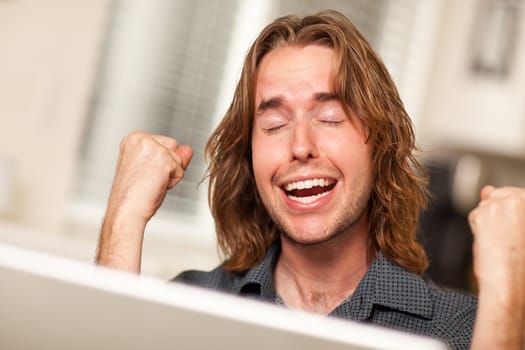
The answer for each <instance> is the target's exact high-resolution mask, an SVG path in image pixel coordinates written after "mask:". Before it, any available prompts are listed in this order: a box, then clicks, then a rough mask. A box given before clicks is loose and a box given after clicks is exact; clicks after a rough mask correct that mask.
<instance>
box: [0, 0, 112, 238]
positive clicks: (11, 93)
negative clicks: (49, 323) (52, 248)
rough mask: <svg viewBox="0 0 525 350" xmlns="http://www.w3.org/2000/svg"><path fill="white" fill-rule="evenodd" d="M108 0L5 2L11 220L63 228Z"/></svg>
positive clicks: (2, 23)
mask: <svg viewBox="0 0 525 350" xmlns="http://www.w3.org/2000/svg"><path fill="white" fill-rule="evenodd" d="M108 4H109V0H93V1H80V0H78V1H60V0H47V1H40V0H25V1H2V2H0V43H1V49H0V50H1V52H2V54H1V55H0V121H1V124H0V125H1V127H0V158H2V159H4V160H7V161H8V162H9V166H10V171H11V175H12V183H11V184H10V188H11V196H10V198H9V205H8V208H7V210H6V211H4V213H2V215H3V217H4V218H5V219H7V220H10V221H13V222H16V223H20V224H22V225H24V226H29V227H34V228H38V229H39V230H43V231H48V232H58V231H60V229H61V226H62V224H63V220H64V209H65V206H66V203H67V200H68V194H69V190H70V186H71V183H72V177H73V174H74V171H75V169H74V166H75V157H76V152H77V150H78V143H79V140H80V136H81V132H82V126H83V122H84V116H85V114H86V107H87V106H88V103H89V98H90V97H91V89H92V84H93V81H94V73H95V69H96V64H97V59H98V54H99V50H100V42H101V39H102V35H103V33H104V26H105V21H106V15H107V13H108V7H107V5H108Z"/></svg>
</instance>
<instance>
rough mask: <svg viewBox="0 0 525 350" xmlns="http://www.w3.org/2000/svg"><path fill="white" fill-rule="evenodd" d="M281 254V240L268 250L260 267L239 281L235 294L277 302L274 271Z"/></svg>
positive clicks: (253, 269)
mask: <svg viewBox="0 0 525 350" xmlns="http://www.w3.org/2000/svg"><path fill="white" fill-rule="evenodd" d="M280 253H281V245H280V243H279V240H276V241H275V242H274V243H273V244H272V245H271V246H270V247H269V248H268V251H267V252H266V256H265V257H264V259H263V260H262V261H261V262H260V263H259V264H258V265H256V266H255V267H253V268H252V269H250V270H248V272H246V274H245V275H244V276H243V277H242V278H241V279H240V280H239V283H238V284H237V286H236V288H235V293H236V294H240V295H246V296H255V297H258V298H261V299H263V300H268V301H272V302H273V301H275V299H276V297H277V293H276V291H275V285H274V282H273V281H274V278H273V271H274V268H275V265H276V264H277V259H278V257H279V255H280Z"/></svg>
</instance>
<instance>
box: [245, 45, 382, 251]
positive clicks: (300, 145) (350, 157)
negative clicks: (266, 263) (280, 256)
mask: <svg viewBox="0 0 525 350" xmlns="http://www.w3.org/2000/svg"><path fill="white" fill-rule="evenodd" d="M333 55H334V53H333V50H332V49H330V48H327V47H323V46H318V45H309V46H306V47H283V48H279V49H275V50H273V51H271V52H269V53H268V54H267V55H266V56H265V57H264V58H263V60H262V62H261V65H260V68H259V73H258V76H257V82H256V92H255V106H256V111H255V117H254V118H255V119H254V126H253V130H252V159H253V161H252V162H253V170H254V175H255V182H256V185H257V189H258V191H259V194H260V196H261V198H262V201H263V203H264V205H265V207H266V208H267V210H268V212H269V214H270V216H271V217H272V219H273V220H274V221H275V223H276V224H277V225H278V226H279V227H280V228H281V229H282V230H283V231H284V235H285V237H287V238H288V239H290V240H291V241H293V242H297V243H302V244H314V243H320V242H324V241H328V240H329V239H330V238H332V237H334V236H336V235H338V234H340V233H344V232H352V228H355V227H357V226H359V227H367V222H368V221H367V220H368V217H367V215H366V214H365V212H366V210H365V209H366V208H367V205H368V200H369V198H370V193H371V188H372V149H371V146H370V145H369V144H366V143H365V140H366V132H365V127H364V126H363V124H362V123H361V122H360V121H359V120H358V118H357V117H356V116H354V115H346V114H345V112H344V110H343V108H342V105H341V102H340V101H339V100H338V99H337V97H336V96H335V94H334V93H333V89H332V85H331V78H330V72H331V67H332V59H333ZM356 223H361V225H356Z"/></svg>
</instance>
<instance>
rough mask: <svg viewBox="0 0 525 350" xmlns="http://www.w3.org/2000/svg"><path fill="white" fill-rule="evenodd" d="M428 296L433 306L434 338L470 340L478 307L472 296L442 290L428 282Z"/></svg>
mask: <svg viewBox="0 0 525 350" xmlns="http://www.w3.org/2000/svg"><path fill="white" fill-rule="evenodd" d="M428 289H429V291H430V295H431V298H432V301H433V305H434V317H433V319H434V324H435V328H434V329H435V331H436V336H446V337H447V338H452V339H461V338H464V337H466V338H468V339H469V341H470V338H471V337H472V331H473V329H474V321H475V318H476V311H477V306H478V301H477V298H476V297H474V296H473V295H470V294H467V293H464V292H457V291H451V290H447V289H444V288H442V287H438V286H436V285H435V284H434V283H432V282H429V287H428Z"/></svg>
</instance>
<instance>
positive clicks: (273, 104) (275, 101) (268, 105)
mask: <svg viewBox="0 0 525 350" xmlns="http://www.w3.org/2000/svg"><path fill="white" fill-rule="evenodd" d="M313 100H314V101H316V102H327V101H333V100H339V97H338V96H337V95H336V94H334V93H330V92H318V93H315V94H314V95H313ZM282 105H283V99H282V98H281V97H272V98H270V99H269V100H264V99H263V100H262V101H261V103H259V106H258V107H257V109H256V111H255V114H262V113H264V112H265V111H266V110H268V109H273V108H279V107H281V106H282Z"/></svg>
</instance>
